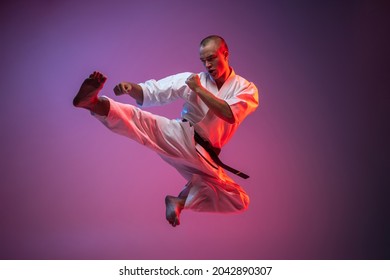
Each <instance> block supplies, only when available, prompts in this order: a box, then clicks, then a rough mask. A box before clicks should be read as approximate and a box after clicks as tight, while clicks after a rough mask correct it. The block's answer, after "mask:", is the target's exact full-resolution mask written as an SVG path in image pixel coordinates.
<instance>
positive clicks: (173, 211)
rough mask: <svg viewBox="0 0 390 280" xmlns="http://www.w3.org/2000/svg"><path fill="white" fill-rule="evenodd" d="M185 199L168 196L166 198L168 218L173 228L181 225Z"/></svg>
mask: <svg viewBox="0 0 390 280" xmlns="http://www.w3.org/2000/svg"><path fill="white" fill-rule="evenodd" d="M184 202H185V199H183V198H178V197H174V196H170V195H167V196H166V197H165V206H166V214H165V215H166V218H167V221H168V222H169V223H170V224H171V225H172V226H173V227H175V226H178V225H180V213H181V210H183V208H184Z"/></svg>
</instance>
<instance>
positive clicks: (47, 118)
mask: <svg viewBox="0 0 390 280" xmlns="http://www.w3.org/2000/svg"><path fill="white" fill-rule="evenodd" d="M293 2H294V3H293ZM314 2H315V4H314ZM382 2H383V3H380V2H377V3H375V1H333V3H332V2H329V1H325V3H322V4H318V1H291V2H290V1H244V0H241V1H125V0H122V1H115V0H114V1H112V0H110V1H104V0H98V1H74V0H71V1H10V3H8V4H4V3H2V4H1V9H0V22H1V25H0V26H1V27H0V28H1V44H0V50H1V73H0V74H1V76H0V79H1V83H0V94H1V104H0V106H1V107H0V108H1V110H0V119H1V120H2V129H1V140H0V141H1V145H0V156H1V161H0V168H1V169H0V170H1V177H0V184H1V189H0V195H1V196H0V223H1V224H0V226H1V228H0V258H1V259H381V258H389V257H390V254H389V248H390V246H389V245H390V244H389V240H388V236H389V231H388V207H387V206H386V207H385V203H387V200H388V197H387V196H386V193H387V192H385V189H387V188H388V187H389V185H390V184H389V183H388V182H389V181H388V174H387V173H388V171H389V157H388V143H389V142H388V138H386V137H387V135H386V132H387V131H388V119H389V118H388V112H389V108H390V106H389V90H388V88H389V84H388V82H387V84H386V85H385V84H383V82H384V81H386V79H387V80H388V77H389V75H388V74H389V66H388V65H389V64H390V63H389V55H388V50H389V49H390V47H389V44H388V42H387V41H386V37H388V34H390V33H389V31H390V30H389V28H388V27H389V25H388V21H387V20H386V17H387V15H388V14H389V5H388V4H385V1H382ZM210 34H220V35H222V36H223V37H225V39H226V40H227V42H228V44H229V47H230V50H231V51H230V54H231V56H230V58H231V64H232V66H233V67H234V68H235V70H236V72H237V73H238V74H240V75H241V76H243V77H245V78H247V79H248V80H250V81H253V82H254V83H255V84H256V85H257V86H258V88H259V90H260V93H261V95H260V99H261V105H260V107H259V110H258V111H256V112H255V113H254V114H253V115H251V116H250V117H249V118H248V119H247V120H246V121H245V122H244V123H243V124H242V126H241V128H240V130H239V131H238V132H237V134H236V135H235V138H233V140H232V141H231V142H230V143H229V144H228V145H227V146H226V147H225V149H224V151H223V153H222V158H223V159H224V160H225V161H226V162H228V163H230V164H232V165H233V166H235V167H237V168H240V169H242V170H243V171H246V172H248V173H249V174H250V175H251V178H250V179H249V180H242V179H240V178H237V181H238V182H239V183H241V184H242V185H243V186H244V188H245V189H246V190H247V192H248V193H249V195H250V198H251V204H250V208H249V210H248V211H247V212H245V213H242V214H238V215H236V214H233V215H222V214H206V213H196V212H190V211H186V212H183V214H182V225H181V226H179V227H177V228H172V227H171V226H170V225H169V224H168V223H167V222H166V221H165V217H164V211H165V207H164V197H165V195H166V194H177V193H178V192H179V191H180V190H181V188H182V187H183V185H184V184H185V181H184V179H182V178H181V177H180V176H179V175H178V174H177V172H176V171H175V170H174V169H173V168H171V167H170V166H168V165H167V164H165V163H164V162H163V161H162V160H161V159H160V158H159V157H158V156H157V155H156V154H154V153H153V152H151V151H149V150H147V149H146V148H144V147H142V146H139V145H138V144H136V143H134V142H132V141H130V140H128V139H126V138H124V137H122V136H118V135H115V134H113V133H111V132H109V131H108V130H107V129H106V128H105V127H103V126H102V125H101V124H100V123H99V122H98V121H96V120H95V119H94V118H93V117H91V116H90V115H89V114H88V112H87V111H84V110H79V109H75V108H73V107H72V104H71V102H72V98H73V96H74V94H75V93H76V92H77V90H78V89H79V86H80V84H81V82H82V81H83V79H84V78H85V77H87V76H88V75H89V74H90V72H92V71H93V70H100V71H102V72H103V73H105V74H106V75H107V76H108V77H109V79H108V81H107V83H106V87H105V89H104V90H103V93H104V94H106V95H109V96H111V97H114V94H113V92H112V88H113V87H114V85H115V84H117V83H118V82H120V81H134V82H142V81H145V80H147V79H150V78H157V79H158V78H162V77H165V76H167V75H170V74H174V73H177V72H182V71H192V72H199V71H202V70H203V68H202V65H201V63H200V61H199V58H198V44H199V41H200V40H201V39H202V38H203V37H205V36H207V35H210ZM384 54H385V55H384ZM114 98H115V99H116V100H120V101H123V102H131V103H133V100H131V99H130V98H126V97H114ZM133 104H134V103H133ZM181 105H182V102H178V103H175V104H172V105H169V106H166V107H163V108H152V109H150V111H152V112H154V113H158V114H162V115H165V116H168V117H171V118H177V117H179V112H180V108H181ZM386 118H387V119H386Z"/></svg>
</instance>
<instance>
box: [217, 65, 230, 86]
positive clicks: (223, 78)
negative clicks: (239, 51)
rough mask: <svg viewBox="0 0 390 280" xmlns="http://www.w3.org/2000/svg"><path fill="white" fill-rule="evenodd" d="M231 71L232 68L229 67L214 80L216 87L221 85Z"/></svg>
mask: <svg viewBox="0 0 390 280" xmlns="http://www.w3.org/2000/svg"><path fill="white" fill-rule="evenodd" d="M231 73H232V68H231V67H229V69H228V70H227V71H226V72H225V74H224V75H223V76H221V77H220V78H219V79H218V80H216V81H215V83H216V84H217V87H218V89H220V88H221V87H222V85H223V84H224V83H225V82H226V80H227V79H228V78H229V76H230V74H231Z"/></svg>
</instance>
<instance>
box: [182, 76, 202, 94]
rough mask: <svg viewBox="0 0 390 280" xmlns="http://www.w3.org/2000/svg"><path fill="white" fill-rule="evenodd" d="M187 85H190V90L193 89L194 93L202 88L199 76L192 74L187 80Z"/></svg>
mask: <svg viewBox="0 0 390 280" xmlns="http://www.w3.org/2000/svg"><path fill="white" fill-rule="evenodd" d="M186 84H187V85H188V87H189V88H190V89H192V90H193V91H195V92H196V91H197V90H198V89H199V88H201V87H202V85H201V83H200V78H199V76H198V75H197V74H191V75H190V76H189V77H188V78H187V80H186Z"/></svg>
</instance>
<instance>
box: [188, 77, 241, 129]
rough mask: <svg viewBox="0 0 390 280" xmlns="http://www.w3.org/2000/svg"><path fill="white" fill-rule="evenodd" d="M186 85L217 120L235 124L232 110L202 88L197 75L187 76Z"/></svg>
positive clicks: (223, 101)
mask: <svg viewBox="0 0 390 280" xmlns="http://www.w3.org/2000/svg"><path fill="white" fill-rule="evenodd" d="M186 84H187V85H188V87H189V88H190V89H191V90H193V91H194V92H195V93H196V94H197V95H198V96H199V97H200V99H202V101H203V102H204V103H205V104H206V105H207V107H209V108H210V110H211V111H213V112H214V114H216V115H217V116H218V117H219V118H221V119H223V120H224V121H226V122H228V123H230V124H233V123H234V122H235V119H234V115H233V113H232V110H231V109H230V106H229V104H227V103H226V101H225V100H223V99H220V98H218V97H216V96H215V95H214V94H212V93H211V92H209V91H208V90H207V89H206V88H204V87H203V86H202V85H201V83H200V79H199V76H198V75H196V74H192V75H191V76H189V77H188V79H187V80H186Z"/></svg>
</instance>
